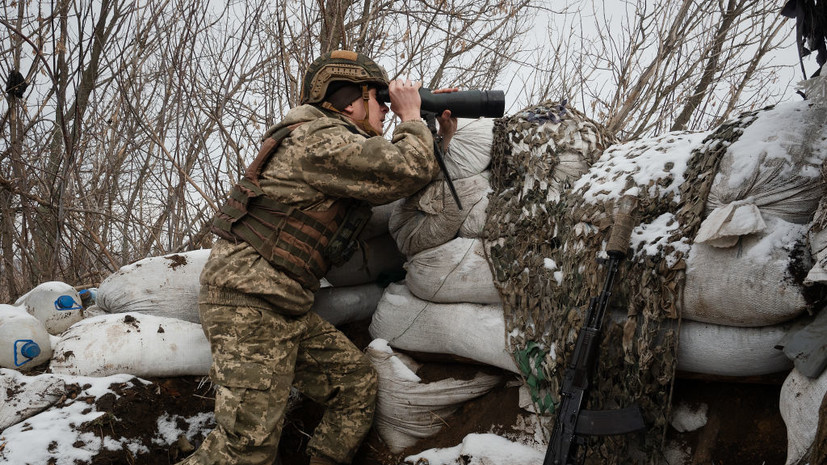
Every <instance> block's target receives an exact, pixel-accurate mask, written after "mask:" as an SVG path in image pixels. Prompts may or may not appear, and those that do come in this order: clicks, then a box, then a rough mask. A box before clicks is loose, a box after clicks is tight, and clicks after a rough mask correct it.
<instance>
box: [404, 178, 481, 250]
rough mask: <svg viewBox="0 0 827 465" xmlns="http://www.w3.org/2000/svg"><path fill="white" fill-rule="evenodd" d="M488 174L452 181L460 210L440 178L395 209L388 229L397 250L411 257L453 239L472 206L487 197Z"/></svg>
mask: <svg viewBox="0 0 827 465" xmlns="http://www.w3.org/2000/svg"><path fill="white" fill-rule="evenodd" d="M487 174H488V173H487V172H486V173H481V174H478V175H475V176H471V177H467V178H461V179H454V180H453V182H454V187H455V188H456V191H457V195H458V196H459V199H460V203H462V208H463V209H462V210H460V209H459V208H458V207H457V204H456V202H454V199H453V197H452V196H451V192H450V190H449V189H448V185H447V184H446V183H445V180H444V179H441V178H440V179H436V180H434V181H433V182H431V184H429V185H428V186H427V187H425V188H424V189H422V190H420V191H419V192H417V193H416V194H414V195H413V196H411V197H408V198H407V199H406V200H405V202H404V203H402V204H401V205H398V206H397V207H396V208H395V209H394V210H393V213H392V214H391V217H390V219H389V222H388V227H389V229H390V233H391V235H392V236H393V238H394V239H395V240H396V244H397V246H398V247H399V250H400V251H401V252H402V253H403V254H405V255H406V256H408V257H410V256H413V255H416V254H417V253H419V252H421V251H423V250H426V249H430V248H432V247H436V246H439V245H442V244H444V243H446V242H448V241H449V240H451V239H453V238H455V237H456V236H457V234H458V233H459V230H460V228H461V227H462V224H463V223H464V222H465V220H466V218H467V217H468V215H469V213H470V212H471V211H472V210H473V209H474V207H475V205H476V204H477V203H479V202H481V201H482V200H483V199H485V198H486V197H487V196H488V192H489V191H490V190H491V186H490V184H489V183H488V178H487Z"/></svg>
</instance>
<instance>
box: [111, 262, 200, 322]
mask: <svg viewBox="0 0 827 465" xmlns="http://www.w3.org/2000/svg"><path fill="white" fill-rule="evenodd" d="M209 255H210V250H209V249H203V250H194V251H192V252H184V253H176V254H169V255H164V256H159V257H150V258H145V259H143V260H139V261H137V262H135V263H132V264H129V265H126V266H123V267H121V269H120V270H118V271H117V272H115V273H114V274H112V275H110V276H109V277H107V278H106V279H104V280H103V282H102V283H101V284H100V286H99V287H98V295H97V305H98V307H100V308H102V309H103V310H104V311H106V312H108V313H127V312H140V313H143V314H146V315H155V316H162V317H169V318H178V319H180V320H184V321H189V322H191V323H200V321H201V319H200V317H199V316H198V304H197V302H198V293H199V291H200V289H201V286H200V284H199V282H198V279H199V277H200V276H201V270H203V269H204V264H205V263H207V258H208V257H209Z"/></svg>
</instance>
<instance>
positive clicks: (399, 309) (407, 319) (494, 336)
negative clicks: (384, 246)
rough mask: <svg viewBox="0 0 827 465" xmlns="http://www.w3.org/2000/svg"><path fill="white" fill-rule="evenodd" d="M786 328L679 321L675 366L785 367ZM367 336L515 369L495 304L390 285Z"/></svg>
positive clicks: (717, 369)
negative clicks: (437, 299) (429, 296)
mask: <svg viewBox="0 0 827 465" xmlns="http://www.w3.org/2000/svg"><path fill="white" fill-rule="evenodd" d="M612 317H613V318H615V319H617V318H618V315H612ZM789 328H790V326H789V325H775V326H765V327H759V328H740V327H735V326H722V325H714V324H708V323H700V322H695V321H689V320H683V321H682V322H681V328H680V341H679V343H678V354H677V358H678V370H681V371H687V372H693V373H699V374H710V375H721V376H733V377H745V376H759V375H766V374H772V373H778V372H781V371H784V370H789V369H790V368H791V367H792V362H791V361H790V360H789V359H788V358H787V357H786V356H785V355H784V353H783V352H782V351H781V350H778V349H776V348H775V346H776V344H777V343H778V341H780V340H781V338H782V337H783V336H784V334H786V332H787V331H788V329H789ZM370 334H371V336H372V337H374V338H378V339H385V340H387V341H388V344H390V346H391V347H395V348H398V349H402V350H409V351H415V352H429V353H440V354H451V355H458V356H460V357H465V358H469V359H471V360H475V361H478V362H481V363H485V364H488V365H492V366H496V367H499V368H502V369H505V370H509V371H512V372H514V373H519V370H518V368H517V366H516V364H515V363H514V361H513V360H512V358H511V356H510V355H509V353H508V352H507V349H506V346H505V321H504V319H503V310H502V307H501V306H499V305H479V304H467V303H455V304H437V303H432V302H427V301H424V300H420V299H418V298H417V297H415V296H414V295H412V294H411V293H410V291H409V290H408V288H407V287H406V286H404V285H401V284H392V285H390V286H389V287H388V288H387V289H386V290H385V294H384V295H383V296H382V300H380V301H379V306H378V307H377V309H376V313H374V315H373V321H372V322H371V325H370Z"/></svg>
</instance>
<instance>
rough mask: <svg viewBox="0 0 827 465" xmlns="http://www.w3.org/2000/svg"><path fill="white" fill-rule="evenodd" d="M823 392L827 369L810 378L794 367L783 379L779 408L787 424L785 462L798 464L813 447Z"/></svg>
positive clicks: (826, 382) (826, 385)
mask: <svg viewBox="0 0 827 465" xmlns="http://www.w3.org/2000/svg"><path fill="white" fill-rule="evenodd" d="M826 394H827V371H825V372H823V373H822V374H821V376H819V377H818V378H816V379H813V378H808V377H806V376H804V375H802V374H801V373H800V372H799V371H798V370H796V369H793V370H792V371H791V372H790V374H789V376H787V379H786V380H784V384H783V385H782V386H781V397H780V398H779V402H778V408H779V410H780V411H781V418H783V419H784V423H785V424H786V425H787V462H786V465H794V464H797V463H799V460H801V458H803V457H804V455H805V454H806V453H808V452H809V450H810V448H811V447H812V445H813V441H814V440H815V437H816V431H817V429H818V421H819V418H818V412H819V408H820V407H821V405H822V403H823V402H824V398H825V395H826ZM813 465H815V464H813Z"/></svg>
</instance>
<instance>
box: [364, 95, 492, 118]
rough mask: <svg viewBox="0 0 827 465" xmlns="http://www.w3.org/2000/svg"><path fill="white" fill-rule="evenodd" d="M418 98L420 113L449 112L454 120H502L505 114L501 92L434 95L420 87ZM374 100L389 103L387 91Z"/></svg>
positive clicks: (389, 98)
mask: <svg viewBox="0 0 827 465" xmlns="http://www.w3.org/2000/svg"><path fill="white" fill-rule="evenodd" d="M419 96H420V97H421V98H422V106H421V107H420V108H421V109H422V111H427V112H431V113H436V114H437V115H440V114H442V112H443V111H445V110H451V116H453V117H455V118H479V117H485V118H502V116H503V114H504V113H505V94H504V93H503V91H501V90H464V91H458V92H446V93H444V94H434V93H432V92H431V91H430V90H429V89H425V88H424V87H421V88H420V89H419ZM376 100H377V101H379V103H389V102H390V101H391V96H390V92H389V91H388V89H379V90H377V91H376Z"/></svg>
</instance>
